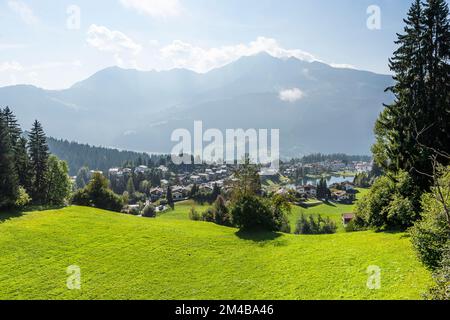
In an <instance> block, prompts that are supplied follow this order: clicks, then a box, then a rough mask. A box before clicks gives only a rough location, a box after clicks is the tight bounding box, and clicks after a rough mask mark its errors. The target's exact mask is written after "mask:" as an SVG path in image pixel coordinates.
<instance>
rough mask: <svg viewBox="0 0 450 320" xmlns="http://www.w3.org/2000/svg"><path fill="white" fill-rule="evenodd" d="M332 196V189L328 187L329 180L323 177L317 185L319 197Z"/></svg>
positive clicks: (327, 197) (326, 197)
mask: <svg viewBox="0 0 450 320" xmlns="http://www.w3.org/2000/svg"><path fill="white" fill-rule="evenodd" d="M330 197H331V192H330V189H328V185H327V181H326V180H325V178H321V179H320V181H319V183H318V185H317V198H318V199H326V200H328V199H329V198H330Z"/></svg>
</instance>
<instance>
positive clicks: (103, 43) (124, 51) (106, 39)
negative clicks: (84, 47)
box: [87, 24, 142, 69]
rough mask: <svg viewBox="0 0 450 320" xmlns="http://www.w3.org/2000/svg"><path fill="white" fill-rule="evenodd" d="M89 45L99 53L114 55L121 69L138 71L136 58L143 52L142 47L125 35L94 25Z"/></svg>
mask: <svg viewBox="0 0 450 320" xmlns="http://www.w3.org/2000/svg"><path fill="white" fill-rule="evenodd" d="M87 43H88V44H89V45H90V46H91V47H93V48H96V49H97V50H99V51H102V52H108V53H112V54H113V57H114V60H115V62H116V64H117V65H118V66H119V67H122V68H135V69H137V62H136V59H135V57H136V56H137V55H138V54H139V53H140V52H141V51H142V45H141V44H139V43H137V42H135V41H134V40H133V39H131V38H129V37H128V36H127V35H125V34H124V33H122V32H120V31H116V30H110V29H108V28H107V27H105V26H97V25H95V24H93V25H91V26H90V27H89V30H88V32H87Z"/></svg>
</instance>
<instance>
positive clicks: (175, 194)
mask: <svg viewBox="0 0 450 320" xmlns="http://www.w3.org/2000/svg"><path fill="white" fill-rule="evenodd" d="M172 198H173V200H175V201H179V200H183V199H184V195H183V193H181V192H180V191H175V192H172Z"/></svg>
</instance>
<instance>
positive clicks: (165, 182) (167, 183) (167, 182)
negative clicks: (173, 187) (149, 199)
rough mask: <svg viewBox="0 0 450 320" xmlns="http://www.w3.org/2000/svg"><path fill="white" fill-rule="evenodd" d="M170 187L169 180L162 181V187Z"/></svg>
mask: <svg viewBox="0 0 450 320" xmlns="http://www.w3.org/2000/svg"><path fill="white" fill-rule="evenodd" d="M168 185H169V181H168V180H165V179H162V180H161V187H167V186H168Z"/></svg>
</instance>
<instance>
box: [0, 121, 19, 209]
mask: <svg viewBox="0 0 450 320" xmlns="http://www.w3.org/2000/svg"><path fill="white" fill-rule="evenodd" d="M18 188H19V185H18V178H17V172H16V168H15V166H14V152H13V148H12V144H11V137H10V133H9V129H8V125H7V122H6V119H5V116H4V114H3V113H0V208H9V207H13V206H14V205H15V203H16V200H17V198H18V192H19V189H18Z"/></svg>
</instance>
